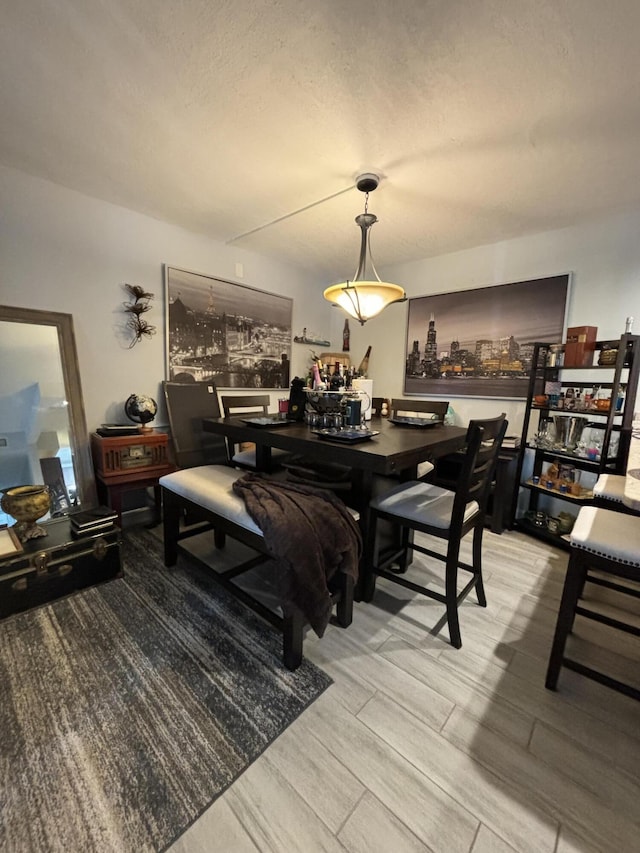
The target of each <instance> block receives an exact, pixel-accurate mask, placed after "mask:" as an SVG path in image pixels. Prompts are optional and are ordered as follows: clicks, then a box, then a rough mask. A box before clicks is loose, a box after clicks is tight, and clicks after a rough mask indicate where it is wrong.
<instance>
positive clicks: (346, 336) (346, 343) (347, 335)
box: [342, 318, 351, 352]
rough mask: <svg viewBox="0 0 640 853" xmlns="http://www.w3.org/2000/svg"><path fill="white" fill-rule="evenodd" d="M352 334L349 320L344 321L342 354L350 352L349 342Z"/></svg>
mask: <svg viewBox="0 0 640 853" xmlns="http://www.w3.org/2000/svg"><path fill="white" fill-rule="evenodd" d="M350 339H351V332H350V331H349V319H348V318H347V319H345V321H344V329H343V330H342V352H349V341H350Z"/></svg>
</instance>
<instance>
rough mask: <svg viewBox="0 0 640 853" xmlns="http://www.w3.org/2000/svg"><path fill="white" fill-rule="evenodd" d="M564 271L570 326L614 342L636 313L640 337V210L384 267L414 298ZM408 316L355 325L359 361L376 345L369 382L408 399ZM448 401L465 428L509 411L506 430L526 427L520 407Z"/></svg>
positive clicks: (391, 311)
mask: <svg viewBox="0 0 640 853" xmlns="http://www.w3.org/2000/svg"><path fill="white" fill-rule="evenodd" d="M565 272H572V273H573V279H572V289H571V294H570V303H569V310H568V322H567V325H569V326H582V325H589V326H597V327H598V337H599V338H600V339H606V338H615V337H617V336H618V335H620V334H622V332H624V326H625V318H626V317H627V316H628V315H631V316H634V317H635V318H636V319H635V326H634V331H635V332H636V333H637V332H640V211H636V212H634V213H631V214H626V215H624V216H617V217H613V218H610V219H608V220H606V221H603V222H599V223H592V224H590V225H585V226H579V227H574V228H565V229H562V230H559V231H548V232H545V233H542V234H537V235H535V236H532V237H523V238H520V239H517V240H508V241H505V242H502V243H495V244H493V245H491V246H481V247H478V248H476V249H469V250H467V251H464V252H456V253H455V254H450V255H441V256H440V257H437V258H429V259H425V260H422V261H417V262H414V263H407V264H402V265H399V266H395V267H387V268H385V269H384V277H388V278H387V280H389V281H393V282H395V283H397V284H401V285H403V287H404V288H405V290H406V291H407V295H408V296H409V297H415V296H427V295H429V294H435V293H445V292H450V291H455V290H467V289H470V288H476V287H486V286H487V285H494V284H505V283H507V282H515V281H524V280H527V279H533V278H542V277H545V276H550V275H558V274H561V273H565ZM381 277H383V276H382V274H381ZM407 311H408V304H407V303H405V304H400V305H392V306H390V307H389V308H387V309H386V310H385V311H384V312H383V313H382V315H380V317H378V318H376V319H374V320H370V321H369V322H368V323H367V324H366V325H365V326H364V327H362V328H360V327H358V326H357V324H353V323H352V325H351V328H352V335H351V343H352V352H353V354H354V357H355V358H356V359H357V358H358V354H359V353H360V352H362V353H364V350H365V349H366V347H367V345H368V344H371V345H372V347H373V349H372V352H371V362H370V376H371V378H372V379H373V380H374V393H375V394H376V396H384V397H398V396H404V395H403V393H402V388H403V379H404V375H403V374H404V361H405V355H406V352H405V349H406V340H405V339H406V326H407ZM354 329H355V331H354ZM334 337H335V332H334ZM449 399H450V400H451V404H452V406H453V408H454V410H455V412H456V420H457V422H458V423H460V424H466V423H467V421H468V420H469V418H470V417H485V416H492V415H493V414H498V413H499V412H501V411H506V412H507V416H508V418H509V421H510V427H509V432H510V433H516V434H517V433H518V432H519V431H520V429H521V425H522V414H523V405H522V403H521V402H518V401H515V400H503V399H486V398H485V399H482V398H469V397H466V398H451V397H450V398H449Z"/></svg>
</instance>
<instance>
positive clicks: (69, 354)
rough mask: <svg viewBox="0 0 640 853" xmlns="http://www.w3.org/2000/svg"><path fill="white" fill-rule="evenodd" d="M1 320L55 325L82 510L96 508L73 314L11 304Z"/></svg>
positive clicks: (1, 307)
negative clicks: (17, 306)
mask: <svg viewBox="0 0 640 853" xmlns="http://www.w3.org/2000/svg"><path fill="white" fill-rule="evenodd" d="M0 321H5V322H9V323H24V324H25V325H29V324H35V325H37V326H53V327H54V328H55V329H56V331H57V334H58V347H59V349H60V361H61V363H62V375H63V380H64V389H65V396H66V398H67V401H68V403H69V444H70V446H71V454H72V457H73V468H74V472H75V475H76V491H77V496H78V502H79V504H80V506H81V507H86V508H90V507H93V506H96V505H97V503H98V498H97V493H96V482H95V478H94V473H93V462H92V459H91V447H90V445H89V433H88V431H87V421H86V417H85V413H84V401H83V398H82V387H81V385H80V370H79V367H78V353H77V350H76V339H75V335H74V332H73V317H72V316H71V314H61V313H59V312H57V311H38V310H36V309H33V308H14V307H11V306H9V305H0ZM37 379H38V377H37V376H36V377H34V381H35V380H37Z"/></svg>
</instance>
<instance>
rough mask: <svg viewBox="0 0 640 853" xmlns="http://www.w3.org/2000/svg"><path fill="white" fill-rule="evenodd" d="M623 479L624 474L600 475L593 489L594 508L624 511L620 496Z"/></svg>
mask: <svg viewBox="0 0 640 853" xmlns="http://www.w3.org/2000/svg"><path fill="white" fill-rule="evenodd" d="M625 479H626V478H625V476H624V474H600V476H599V477H598V479H597V481H596V484H595V486H594V487H593V499H594V501H595V502H596V506H602V507H604V508H605V509H616V510H620V511H624V504H623V503H622V496H623V494H624V483H625Z"/></svg>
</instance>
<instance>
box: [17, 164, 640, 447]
mask: <svg viewBox="0 0 640 853" xmlns="http://www.w3.org/2000/svg"><path fill="white" fill-rule="evenodd" d="M0 211H1V213H0V217H1V220H0V301H1V302H2V303H4V304H6V305H17V306H21V307H26V308H40V309H48V310H55V311H64V312H67V313H70V314H72V315H73V317H74V325H75V334H76V341H77V345H78V355H79V361H80V371H81V380H82V387H83V392H84V398H85V409H86V414H87V423H88V426H89V428H90V429H94V428H95V427H96V426H98V425H99V424H100V423H103V422H117V421H122V420H123V419H124V418H123V414H122V405H123V403H124V401H125V400H126V398H127V397H128V396H129V394H131V393H133V392H135V393H143V394H144V393H146V394H151V395H152V396H154V397H155V398H156V399H158V400H159V398H160V393H159V390H160V389H159V383H160V382H161V380H162V379H163V378H164V373H165V353H164V293H163V282H162V269H161V267H162V264H163V263H168V264H170V265H172V266H178V267H184V268H186V269H191V270H194V271H196V272H202V273H207V274H211V275H215V276H219V277H221V278H226V279H229V280H232V281H240V280H239V279H238V278H237V277H236V275H235V265H236V263H242V264H243V266H244V279H242V282H243V283H246V284H248V285H251V286H254V287H259V288H261V289H264V290H268V291H272V292H274V293H280V294H283V295H287V296H291V297H293V299H294V309H293V328H294V333H300V332H301V331H302V328H303V327H304V326H307V327H308V328H309V330H313V331H314V332H315V333H317V334H318V335H320V336H322V337H326V338H327V339H329V340H331V341H332V347H331V349H332V351H340V350H341V347H342V327H343V325H344V314H343V312H342V311H340V310H339V309H333V308H331V307H330V306H329V305H328V303H326V302H325V301H324V300H323V298H322V291H323V288H324V286H325V285H326V284H327V283H326V282H323V281H320V280H316V281H313V280H312V278H311V277H310V276H309V275H308V274H305V273H302V272H301V271H299V270H296V269H293V268H292V267H289V266H286V265H284V264H281V263H278V262H276V261H274V260H273V259H268V258H265V257H262V256H259V255H256V254H253V253H251V252H247V251H243V250H241V249H238V248H234V247H229V246H226V245H224V244H221V243H219V242H216V241H214V240H211V239H208V238H207V237H204V236H201V235H197V234H192V233H189V232H187V231H184V230H182V229H180V228H178V227H176V226H173V225H169V224H167V223H163V222H160V221H158V220H155V219H152V218H150V217H147V216H143V215H141V214H137V213H133V212H132V211H129V210H126V209H124V208H120V207H116V206H114V205H110V204H107V203H105V202H101V201H97V200H95V199H91V198H88V197H86V196H82V195H80V194H78V193H75V192H72V191H69V190H66V189H63V188H61V187H58V186H56V185H54V184H51V183H49V182H47V181H42V180H39V179H36V178H31V177H29V176H27V175H24V174H22V173H20V172H15V171H12V170H9V169H5V168H3V167H0ZM639 235H640V211H636V212H634V213H630V214H627V215H624V216H618V217H614V218H610V219H608V220H606V221H604V222H599V223H594V224H590V225H586V226H580V227H575V228H566V229H563V230H559V231H550V232H545V233H542V234H538V235H535V236H533V237H525V238H521V239H517V240H509V241H505V242H502V243H496V244H494V245H491V246H482V247H479V248H476V249H469V250H467V251H464V252H457V253H455V254H450V255H442V256H440V257H437V258H430V259H425V260H423V261H418V262H414V263H408V264H403V265H399V266H397V267H393V268H387V269H385V270H384V271H383V272H384V275H386V276H389V278H390V280H391V281H395V282H397V283H399V284H402V285H403V286H404V287H405V289H406V291H407V294H408V295H409V296H410V297H411V296H424V295H428V294H432V293H442V292H447V291H453V290H465V289H468V288H472V287H485V286H487V285H491V284H503V283H506V282H513V281H522V280H525V279H530V278H540V277H543V276H546V275H556V274H558V273H563V272H569V271H572V272H573V286H572V293H571V299H570V305H569V312H568V324H569V325H572V326H574V325H595V326H597V327H598V335H599V337H600V338H608V337H615V336H617V335H619V334H620V333H621V332H622V331H623V330H624V321H625V317H626V316H627V315H633V316H635V317H636V327H635V328H636V331H640V239H639ZM124 282H129V283H130V284H138V285H140V286H142V287H144V288H145V289H146V290H149V291H151V292H153V293H155V295H156V296H155V300H154V301H153V305H154V309H153V310H152V311H151V312H150V313H149V314H148V315H146V316H147V317H148V320H149V322H150V323H152V324H154V325H155V326H157V333H156V335H155V337H153V338H152V339H150V340H143V341H141V342H140V343H139V344H137V345H136V346H135V347H134V348H133V349H128V348H127V345H128V338H126V337H124V336H123V334H122V330H123V326H124V321H125V315H124V314H123V312H122V303H123V301H125V299H126V294H125V292H124V290H123V288H122V284H123V283H124ZM407 310H408V306H407V304H402V305H393V306H390V307H389V308H388V309H387V310H386V311H385V312H383V314H382V315H381V316H380V317H378V318H376V319H375V320H370V321H369V322H368V323H367V324H366V325H365V326H364V327H360V326H359V325H358V324H357V322H356V321H354V320H351V321H350V327H351V358H352V361H353V362H355V363H356V364H358V363H359V361H360V359H361V358H362V356H363V355H364V352H365V350H366V348H367V346H368V345H369V344H371V345H372V347H373V349H372V354H371V362H370V376H371V378H373V380H374V393H375V394H376V395H377V396H385V397H393V396H402V388H403V370H404V362H405V345H406V342H405V337H406V321H407ZM308 358H309V352H308V347H306V346H303V345H300V344H293V352H292V375H295V374H296V373H297V374H299V375H306V370H307V366H308V363H309V361H308ZM272 396H273V397H274V398H276V397H277V396H280V395H278V394H274V395H272ZM272 402H273V403H275V399H274V400H273V401H272ZM452 405H453V407H454V409H455V411H456V415H457V420H458V422H459V423H466V422H467V420H468V419H469V417H472V416H478V417H481V416H484V415H491V414H494V413H496V412H499V411H503V410H504V411H506V412H507V415H508V416H509V420H510V422H511V427H510V430H509V431H510V432H518V431H519V429H520V424H521V419H522V408H523V407H522V403H521V402H518V401H513V400H495V399H493V400H490V399H478V398H457V399H452ZM163 418H164V413H163V412H162V411H161V412H160V415H159V417H158V420H157V423H162V422H164V421H163Z"/></svg>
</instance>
